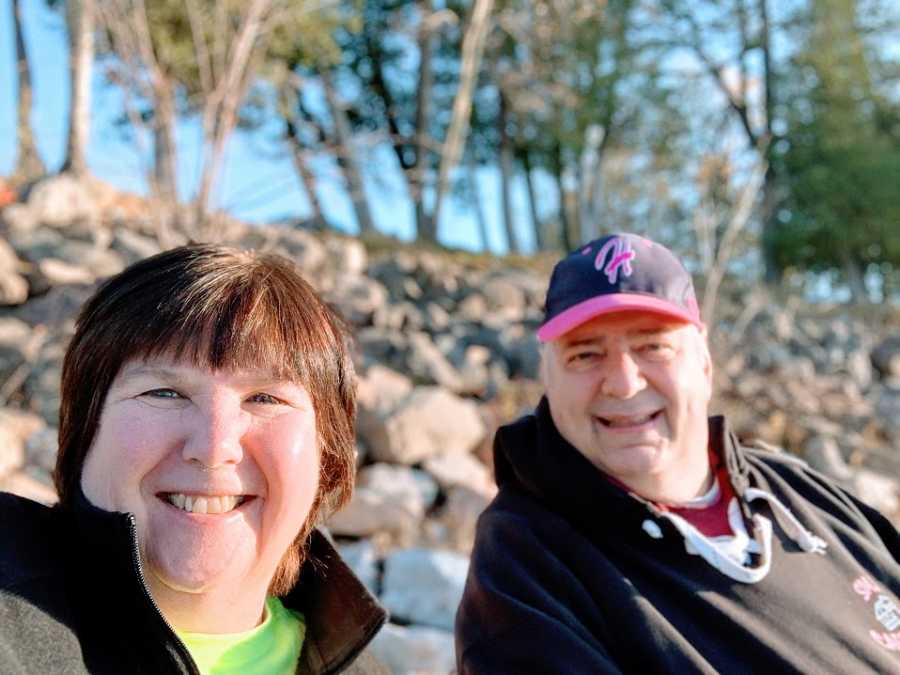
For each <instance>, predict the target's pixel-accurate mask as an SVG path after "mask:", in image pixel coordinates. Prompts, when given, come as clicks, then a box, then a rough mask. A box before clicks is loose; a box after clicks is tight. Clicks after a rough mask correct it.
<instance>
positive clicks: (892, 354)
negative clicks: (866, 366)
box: [872, 335, 900, 377]
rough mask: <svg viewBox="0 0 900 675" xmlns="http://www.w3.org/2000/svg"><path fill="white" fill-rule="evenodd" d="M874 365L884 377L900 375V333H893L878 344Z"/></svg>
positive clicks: (873, 360)
mask: <svg viewBox="0 0 900 675" xmlns="http://www.w3.org/2000/svg"><path fill="white" fill-rule="evenodd" d="M872 365H873V366H875V369H876V370H877V371H878V372H879V373H880V374H881V376H882V377H900V335H892V336H890V337H888V338H886V339H884V340H882V341H881V342H879V343H878V345H876V347H875V348H874V349H873V350H872Z"/></svg>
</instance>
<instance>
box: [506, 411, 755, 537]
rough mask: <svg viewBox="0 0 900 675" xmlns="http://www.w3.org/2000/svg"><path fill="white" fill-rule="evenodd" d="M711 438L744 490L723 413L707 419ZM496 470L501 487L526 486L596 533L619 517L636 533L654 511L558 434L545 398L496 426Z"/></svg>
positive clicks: (743, 470) (738, 455) (743, 472)
mask: <svg viewBox="0 0 900 675" xmlns="http://www.w3.org/2000/svg"><path fill="white" fill-rule="evenodd" d="M709 438H710V443H711V445H712V448H713V449H714V450H715V451H716V452H718V453H719V455H720V456H721V457H723V458H724V461H725V465H726V467H727V468H728V475H729V477H730V479H731V482H732V485H733V487H734V490H735V493H736V494H737V495H738V496H741V495H743V493H744V491H745V490H746V488H747V487H748V486H749V465H748V463H747V460H746V458H745V457H744V455H743V453H742V452H741V449H740V446H739V444H738V442H737V438H736V437H735V436H734V434H733V433H731V431H730V430H729V429H728V425H727V423H726V421H725V418H724V417H711V418H710V419H709ZM494 471H495V475H496V479H497V485H498V486H499V487H500V488H504V487H509V488H512V489H516V490H519V491H524V492H526V493H528V494H529V495H530V496H531V497H533V498H535V499H537V500H538V501H539V502H541V503H542V504H543V505H544V506H545V508H547V509H548V510H550V511H554V512H556V513H559V514H560V515H563V516H564V517H566V519H567V520H569V521H570V522H572V523H575V524H576V525H578V526H579V527H580V528H581V529H583V530H586V531H588V532H591V533H594V534H600V533H604V532H606V531H607V530H608V528H610V527H615V528H616V529H617V530H618V529H620V527H621V525H622V521H623V520H624V521H626V522H627V524H630V525H633V526H634V527H632V528H631V529H632V531H635V532H637V531H639V530H640V525H641V523H642V522H643V520H644V519H645V518H647V516H648V515H649V514H650V513H652V514H653V515H658V510H657V509H656V507H655V506H653V504H652V503H650V502H649V501H648V500H646V499H644V498H642V497H640V496H638V495H636V494H634V493H631V492H627V491H625V490H622V489H621V488H619V487H617V486H615V485H613V484H612V483H611V482H610V481H609V480H607V478H606V477H605V476H604V474H603V473H602V472H601V471H600V470H599V469H597V468H596V467H595V466H594V465H593V464H592V463H591V462H590V461H589V460H588V459H587V458H586V457H585V456H584V455H583V454H582V453H581V452H579V451H578V450H577V449H575V448H574V447H573V446H572V445H571V444H570V443H569V442H568V441H567V440H566V439H564V438H563V437H562V435H560V433H559V430H558V429H557V428H556V425H555V424H554V422H553V418H552V416H551V415H550V405H549V403H548V401H547V398H546V397H543V398H542V399H541V402H540V403H539V404H538V407H537V409H536V410H535V412H534V414H532V415H527V416H525V417H523V418H521V419H520V420H518V421H517V422H514V423H513V424H510V425H507V426H505V427H501V428H500V429H499V430H498V432H497V435H496V437H495V440H494ZM741 501H743V500H741ZM609 516H614V517H612V518H610V517H609Z"/></svg>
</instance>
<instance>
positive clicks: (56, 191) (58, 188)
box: [28, 173, 100, 228]
mask: <svg viewBox="0 0 900 675" xmlns="http://www.w3.org/2000/svg"><path fill="white" fill-rule="evenodd" d="M28 208H29V209H30V210H31V212H32V214H33V216H34V219H35V220H36V221H37V222H39V223H41V224H43V225H49V226H50V227H59V228H62V227H67V226H69V225H72V224H73V223H75V222H78V221H85V222H88V223H91V222H98V221H99V216H100V214H99V212H98V209H97V205H96V203H95V200H94V196H93V195H92V192H91V187H90V186H89V185H88V183H87V181H82V180H78V179H76V178H75V177H74V176H72V175H71V174H68V173H61V174H57V175H55V176H49V177H47V178H43V179H41V180H40V181H38V182H37V183H36V184H35V185H34V186H33V187H32V188H31V191H30V192H29V194H28Z"/></svg>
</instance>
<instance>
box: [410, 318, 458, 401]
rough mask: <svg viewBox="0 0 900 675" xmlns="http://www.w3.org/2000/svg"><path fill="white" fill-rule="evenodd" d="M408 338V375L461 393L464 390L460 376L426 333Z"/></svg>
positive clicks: (414, 334)
mask: <svg viewBox="0 0 900 675" xmlns="http://www.w3.org/2000/svg"><path fill="white" fill-rule="evenodd" d="M408 337H409V353H408V355H407V357H406V366H407V369H408V370H409V372H410V374H411V375H412V376H413V377H414V378H416V379H417V380H419V381H420V382H423V383H428V384H437V385H439V386H441V387H444V388H446V389H449V390H450V391H453V392H457V393H458V392H461V391H462V390H463V388H464V386H463V379H462V375H461V374H460V373H459V371H458V370H456V368H454V367H453V365H452V364H451V363H450V361H448V360H447V357H446V356H444V354H443V353H442V352H441V350H440V349H438V347H437V345H435V344H434V342H432V340H431V337H430V336H429V335H428V333H418V332H417V333H411V334H410V335H409V336H408Z"/></svg>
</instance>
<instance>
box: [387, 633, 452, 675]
mask: <svg viewBox="0 0 900 675" xmlns="http://www.w3.org/2000/svg"><path fill="white" fill-rule="evenodd" d="M371 648H372V652H373V653H374V654H375V656H376V657H377V658H378V659H380V660H381V661H382V662H383V663H384V664H385V665H387V666H388V667H389V668H390V669H391V672H392V673H393V675H449V674H450V673H453V672H455V671H454V669H455V667H456V656H455V651H454V643H453V633H452V632H451V631H449V630H440V629H437V628H427V627H425V626H398V625H396V624H393V623H389V624H387V625H385V626H384V628H382V629H381V631H380V632H379V633H378V635H376V636H375V639H374V640H373V641H372V647H371Z"/></svg>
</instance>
